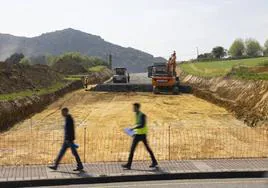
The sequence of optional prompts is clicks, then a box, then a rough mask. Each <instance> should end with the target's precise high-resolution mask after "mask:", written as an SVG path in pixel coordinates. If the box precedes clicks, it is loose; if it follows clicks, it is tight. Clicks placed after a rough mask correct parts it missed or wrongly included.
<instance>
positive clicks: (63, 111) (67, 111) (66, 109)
mask: <svg viewBox="0 0 268 188" xmlns="http://www.w3.org/2000/svg"><path fill="white" fill-rule="evenodd" d="M61 114H62V116H64V117H66V116H67V115H68V114H69V109H68V108H63V109H61Z"/></svg>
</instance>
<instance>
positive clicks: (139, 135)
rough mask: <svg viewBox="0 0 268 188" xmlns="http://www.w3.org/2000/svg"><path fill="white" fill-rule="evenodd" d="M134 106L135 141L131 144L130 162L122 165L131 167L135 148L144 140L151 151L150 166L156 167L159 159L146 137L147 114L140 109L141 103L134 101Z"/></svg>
mask: <svg viewBox="0 0 268 188" xmlns="http://www.w3.org/2000/svg"><path fill="white" fill-rule="evenodd" d="M133 107H134V109H133V110H134V112H135V113H136V127H135V128H133V129H132V130H133V131H134V132H135V134H134V136H133V142H132V145H131V150H130V154H129V157H128V162H127V164H125V165H122V167H123V168H126V169H131V164H132V160H133V155H134V151H135V148H136V146H137V145H138V143H139V142H140V141H142V142H143V143H144V145H145V148H146V150H147V151H148V152H149V154H150V156H151V159H152V164H151V165H150V168H155V167H157V166H158V163H157V160H156V159H155V156H154V154H153V151H152V150H151V148H150V147H149V144H148V141H147V138H146V135H147V132H148V127H147V125H146V115H145V114H143V113H142V112H141V111H140V104H139V103H134V104H133Z"/></svg>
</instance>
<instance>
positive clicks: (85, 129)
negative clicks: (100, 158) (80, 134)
mask: <svg viewBox="0 0 268 188" xmlns="http://www.w3.org/2000/svg"><path fill="white" fill-rule="evenodd" d="M86 133H87V128H86V127H85V128H84V163H86Z"/></svg>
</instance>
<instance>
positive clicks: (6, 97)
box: [0, 83, 66, 101]
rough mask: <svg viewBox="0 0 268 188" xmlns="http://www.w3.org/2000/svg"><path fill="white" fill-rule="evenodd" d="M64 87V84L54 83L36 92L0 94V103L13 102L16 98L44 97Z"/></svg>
mask: <svg viewBox="0 0 268 188" xmlns="http://www.w3.org/2000/svg"><path fill="white" fill-rule="evenodd" d="M65 85H66V83H56V84H54V85H52V86H51V87H48V88H41V89H37V90H25V91H21V92H16V93H9V94H0V101H8V100H14V99H17V98H24V97H30V96H32V95H44V94H48V93H53V92H55V91H57V90H59V89H61V88H63V87H64V86H65Z"/></svg>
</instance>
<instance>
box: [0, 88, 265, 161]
mask: <svg viewBox="0 0 268 188" xmlns="http://www.w3.org/2000/svg"><path fill="white" fill-rule="evenodd" d="M134 102H139V103H141V105H142V109H141V110H142V111H143V112H144V113H145V114H146V115H147V116H148V125H149V129H150V134H149V140H150V143H151V145H152V148H153V150H154V151H155V153H156V156H157V158H158V159H160V160H167V159H201V158H202V159H203V158H240V157H268V131H267V129H263V128H262V129H261V128H259V129H257V128H255V129H253V128H248V127H247V126H246V125H245V124H244V123H243V122H242V121H239V120H237V119H236V118H235V117H234V116H233V115H232V114H230V113H229V112H227V111H226V110H225V109H224V108H221V107H219V106H216V105H214V104H211V103H209V102H207V101H204V100H202V99H199V98H196V97H195V96H193V95H189V94H182V95H179V96H173V95H153V94H151V93H105V92H89V91H84V90H80V91H76V92H73V93H70V94H68V95H66V96H65V97H63V98H62V99H60V100H58V101H57V102H55V103H54V104H52V105H50V106H48V107H47V109H45V110H44V111H42V112H41V113H38V114H36V115H34V116H33V117H32V118H31V119H28V120H25V121H24V122H21V123H19V124H17V125H16V126H14V128H13V129H11V130H10V131H8V132H6V133H3V134H2V135H1V136H0V141H1V143H0V150H2V152H0V164H10V163H11V162H12V164H14V163H16V164H40V163H48V162H51V161H53V159H54V158H55V156H56V154H57V153H58V150H59V149H60V148H59V147H60V144H61V142H62V134H63V131H62V128H63V118H62V117H61V116H60V109H61V108H62V107H68V108H69V109H70V112H71V114H72V115H73V117H74V119H75V123H76V126H77V128H76V136H77V140H76V142H77V143H78V144H79V145H80V148H79V153H80V154H81V156H82V159H83V160H84V161H86V162H98V161H124V160H126V159H127V155H128V150H129V146H130V142H131V139H130V137H128V136H126V135H125V134H124V133H123V128H125V127H129V126H131V125H133V123H134V114H133V112H132V104H133V103H134ZM140 145H141V144H140ZM135 159H138V160H144V159H148V156H147V153H146V152H145V151H144V149H142V147H141V146H139V149H138V151H137V153H136V155H135ZM70 160H71V156H70V153H68V155H67V156H66V157H65V160H64V162H70Z"/></svg>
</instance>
